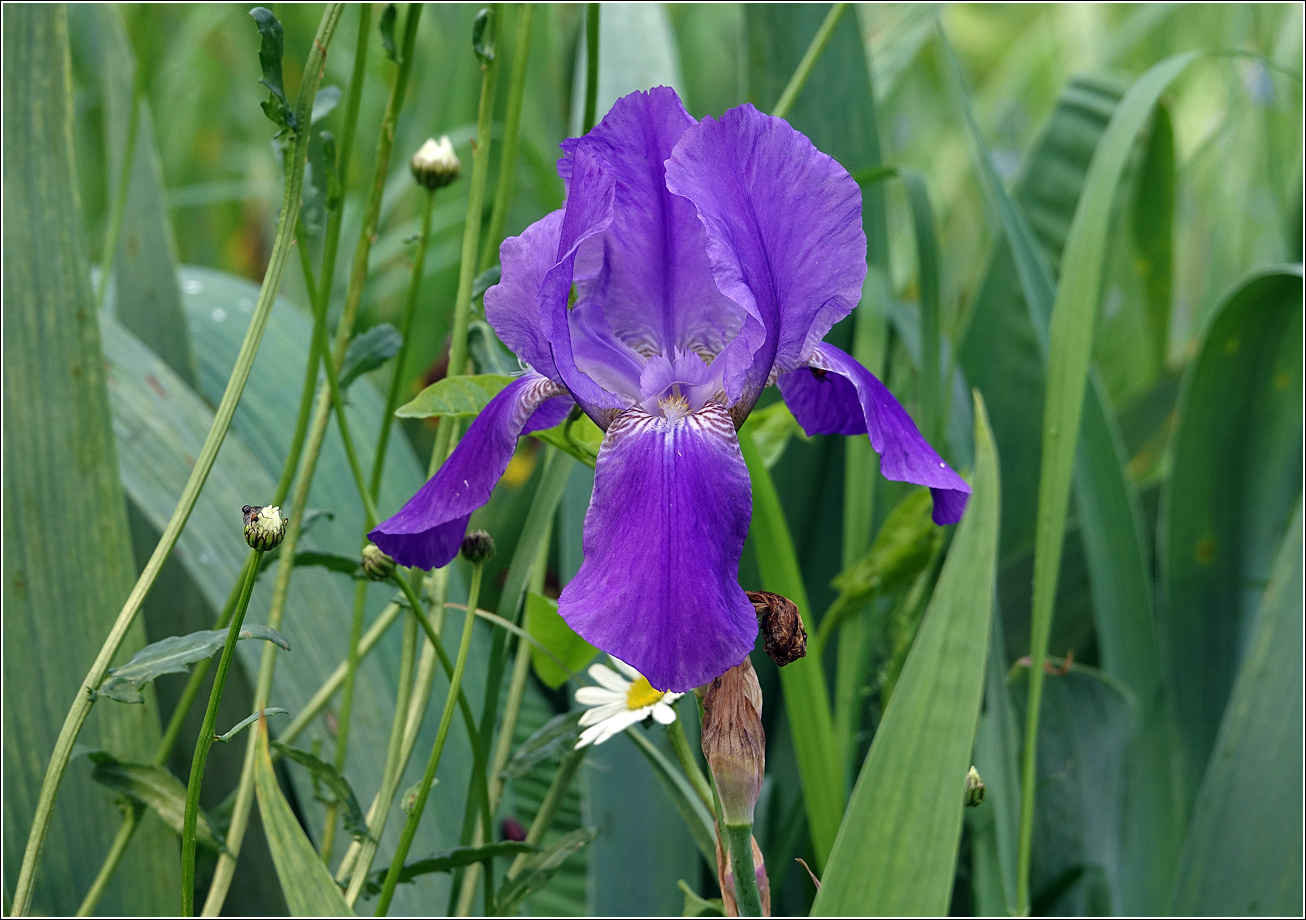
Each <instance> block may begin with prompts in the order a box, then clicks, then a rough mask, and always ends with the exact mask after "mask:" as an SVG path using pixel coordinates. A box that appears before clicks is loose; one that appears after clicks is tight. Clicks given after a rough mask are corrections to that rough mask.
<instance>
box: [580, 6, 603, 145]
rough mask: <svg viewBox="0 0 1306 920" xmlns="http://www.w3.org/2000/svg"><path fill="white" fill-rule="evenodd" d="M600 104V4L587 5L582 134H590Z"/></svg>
mask: <svg viewBox="0 0 1306 920" xmlns="http://www.w3.org/2000/svg"><path fill="white" fill-rule="evenodd" d="M598 103H599V4H597V3H587V4H585V120H584V122H582V126H581V132H580V133H581V134H589V133H590V129H591V128H593V127H594V122H595V119H596V118H597V117H598V112H597V111H596V110H597V109H598Z"/></svg>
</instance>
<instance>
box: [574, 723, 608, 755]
mask: <svg viewBox="0 0 1306 920" xmlns="http://www.w3.org/2000/svg"><path fill="white" fill-rule="evenodd" d="M601 734H603V726H602V725H594V726H591V727H590V728H587V729H585V730H584V731H583V732H581V733H580V740H579V741H577V742H576V748H575V750H578V751H579V750H580V749H581V748H583V747H588V746H589V745H591V744H593V743H594V739H595V738H597V737H598V736H599V735H601Z"/></svg>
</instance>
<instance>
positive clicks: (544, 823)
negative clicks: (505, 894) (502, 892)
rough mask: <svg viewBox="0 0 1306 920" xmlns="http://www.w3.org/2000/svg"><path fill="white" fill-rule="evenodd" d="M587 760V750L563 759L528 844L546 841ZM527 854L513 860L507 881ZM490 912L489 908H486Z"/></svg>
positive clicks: (528, 835)
mask: <svg viewBox="0 0 1306 920" xmlns="http://www.w3.org/2000/svg"><path fill="white" fill-rule="evenodd" d="M584 759H585V749H584V748H581V749H580V750H573V751H568V752H567V756H566V757H564V758H563V760H562V763H560V764H558V772H557V773H556V774H554V776H553V782H552V783H551V784H550V785H549V791H548V792H547V793H545V796H544V801H543V802H541V803H540V810H539V811H537V812H536V813H535V820H534V821H532V822H531V829H530V830H529V831H527V832H526V842H527V843H531V844H535V845H536V846H538V845H539V843H540V841H541V840H543V839H544V835H545V834H547V833H548V832H549V828H550V827H552V826H553V816H554V815H556V814H557V813H558V808H559V807H560V806H561V805H562V800H563V797H564V796H566V794H567V789H568V788H569V787H570V786H571V780H572V778H573V777H574V776H575V775H576V770H577V769H579V768H580V764H581V761H582V760H584ZM526 858H527V856H526V854H525V853H518V854H517V856H516V857H515V858H514V859H513V861H512V865H511V866H509V867H508V874H507V876H505V879H504V880H505V881H511V880H512V879H514V878H516V877H517V873H518V872H520V871H521V868H522V866H523V865H525V864H526ZM486 911H487V912H488V911H489V906H488V905H487V906H486Z"/></svg>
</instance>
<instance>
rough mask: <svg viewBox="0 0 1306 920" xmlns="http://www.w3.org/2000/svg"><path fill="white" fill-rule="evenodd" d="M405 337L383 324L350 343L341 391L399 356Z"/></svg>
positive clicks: (388, 325)
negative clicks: (360, 377)
mask: <svg viewBox="0 0 1306 920" xmlns="http://www.w3.org/2000/svg"><path fill="white" fill-rule="evenodd" d="M403 344H404V337H403V336H402V335H400V334H399V330H398V329H396V328H395V327H394V326H391V325H390V324H389V323H381V324H380V325H377V326H373V327H372V328H371V329H369V330H367V331H366V332H364V333H363V334H362V335H360V336H358V337H357V338H356V339H354V340H353V341H352V342H350V343H349V350H348V351H346V352H345V361H344V364H342V365H341V366H340V389H341V390H342V391H343V390H345V389H347V388H348V387H349V385H350V384H351V383H353V382H354V381H355V380H357V379H358V377H359V376H360V375H362V374H366V373H368V372H369V371H374V370H376V369H377V368H378V367H380V366H381V365H383V364H385V363H386V362H387V361H389V360H390V359H391V358H393V357H394V356H395V355H397V354H399V349H400V347H401V346H402V345H403Z"/></svg>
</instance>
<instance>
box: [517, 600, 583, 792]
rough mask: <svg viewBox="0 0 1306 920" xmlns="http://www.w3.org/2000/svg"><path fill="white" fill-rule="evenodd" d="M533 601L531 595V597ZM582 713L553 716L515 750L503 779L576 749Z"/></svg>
mask: <svg viewBox="0 0 1306 920" xmlns="http://www.w3.org/2000/svg"><path fill="white" fill-rule="evenodd" d="M531 596H532V597H534V596H535V595H531ZM583 713H584V710H583V709H576V710H573V711H571V712H564V713H562V714H560V715H556V716H554V717H553V718H552V719H550V720H549V721H547V722H545V723H544V725H542V726H541V727H540V728H539V729H537V730H536V731H535V732H534V733H533V734H532V735H531V736H530V737H529V738H527V739H526V740H525V741H523V742H522V743H521V744H519V745H518V746H517V750H516V752H515V753H514V754H513V755H512V759H511V760H509V761H508V763H507V765H506V766H505V767H504V768H503V777H504V779H514V778H516V777H518V776H525V775H526V774H527V773H530V772H531V771H532V770H534V769H535V768H536V767H539V766H541V765H543V764H550V763H552V764H557V763H561V762H562V758H563V757H565V756H566V755H567V754H569V753H570V752H571V751H572V750H573V749H575V747H576V741H577V740H578V739H579V738H580V724H579V723H580V717H581V715H582V714H583Z"/></svg>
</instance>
